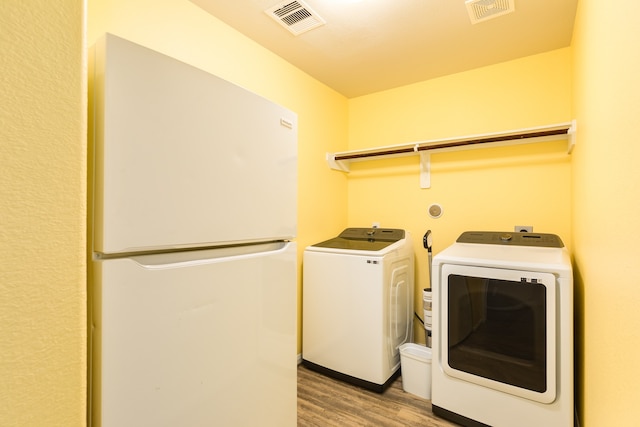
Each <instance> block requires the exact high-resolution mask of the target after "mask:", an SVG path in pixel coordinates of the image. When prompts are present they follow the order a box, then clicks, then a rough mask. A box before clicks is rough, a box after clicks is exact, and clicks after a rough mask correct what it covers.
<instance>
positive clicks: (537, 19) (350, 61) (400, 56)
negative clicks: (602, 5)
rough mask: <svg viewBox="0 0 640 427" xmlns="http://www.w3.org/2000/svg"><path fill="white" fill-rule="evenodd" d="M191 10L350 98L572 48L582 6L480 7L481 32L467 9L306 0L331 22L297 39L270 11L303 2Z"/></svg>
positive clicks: (435, 1) (385, 0) (531, 0)
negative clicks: (200, 11)
mask: <svg viewBox="0 0 640 427" xmlns="http://www.w3.org/2000/svg"><path fill="white" fill-rule="evenodd" d="M191 1H192V2H193V3H195V4H196V5H198V6H200V7H201V8H202V9H204V10H205V11H207V12H209V13H210V14H211V15H213V16H215V17H216V18H218V19H219V20H221V21H223V22H225V23H226V24H228V25H229V26H231V27H233V28H235V29H236V30H238V31H239V32H240V33H242V34H244V35H246V36H247V37H249V38H251V39H252V40H254V41H256V42H257V43H259V44H260V45H262V46H264V47H265V48H267V49H269V50H270V51H272V52H274V53H276V54H277V55H279V56H281V57H282V58H284V59H286V60H287V61H288V62H290V63H291V64H293V65H295V66H296V67H298V68H300V69H301V70H303V71H305V72H306V73H308V74H309V75H311V76H313V77H314V78H316V79H317V80H319V81H321V82H323V83H324V84H326V85H327V86H329V87H331V88H333V89H334V90H336V91H338V92H340V93H341V94H343V95H345V96H346V97H348V98H353V97H357V96H361V95H366V94H370V93H374V92H378V91H382V90H386V89H392V88H395V87H399V86H403V85H407V84H411V83H416V82H419V81H423V80H428V79H432V78H435V77H440V76H444V75H449V74H453V73H458V72H462V71H466V70H470V69H473V68H478V67H483V66H486V65H491V64H496V63H500V62H504V61H509V60H513V59H517V58H521V57H524V56H529V55H534V54H538V53H542V52H547V51H550V50H554V49H559V48H562V47H567V46H569V45H570V43H571V35H572V32H573V22H574V17H575V12H576V6H577V2H578V0H513V8H514V10H513V11H512V12H510V13H506V9H505V13H503V14H495V15H494V14H492V13H489V12H494V11H497V10H498V9H496V7H498V6H502V3H506V2H508V1H510V0H478V1H479V3H480V4H479V5H478V7H482V9H481V10H482V11H483V12H482V13H486V15H484V16H488V17H490V18H489V19H484V20H481V21H480V22H477V23H475V24H474V23H472V21H471V17H470V16H471V15H470V14H469V13H468V10H467V6H466V5H465V0H300V1H299V2H298V4H297V5H294V7H298V6H300V7H301V8H303V9H304V10H306V11H308V12H312V13H315V15H314V17H312V18H311V19H312V20H316V22H318V23H321V22H322V21H321V20H324V21H325V22H326V23H324V24H322V25H320V26H318V27H316V28H313V29H310V30H308V31H306V32H302V33H301V34H299V35H294V34H292V33H291V32H290V31H289V30H288V29H287V28H285V27H284V26H283V25H280V24H279V23H278V22H277V21H276V20H275V19H273V18H272V16H270V15H272V14H267V13H266V12H265V11H266V10H268V9H271V8H272V7H274V6H279V7H282V6H284V5H290V4H291V3H295V2H296V0H288V1H281V0H233V1H229V0H191ZM494 3H495V4H494ZM499 10H502V9H499ZM316 15H317V16H318V17H319V18H317V17H316ZM498 15H499V16H498Z"/></svg>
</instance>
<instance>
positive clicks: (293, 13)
mask: <svg viewBox="0 0 640 427" xmlns="http://www.w3.org/2000/svg"><path fill="white" fill-rule="evenodd" d="M264 12H265V13H266V14H267V15H269V16H271V17H272V18H273V19H274V20H276V22H278V24H280V25H282V26H283V27H285V28H286V29H287V30H289V31H291V32H292V33H293V34H294V35H296V36H297V35H300V34H302V33H305V32H307V31H309V30H312V29H314V28H316V27H319V26H321V25H324V24H326V22H325V20H324V19H322V18H321V17H320V16H318V14H317V13H315V12H314V11H313V10H311V8H310V7H309V6H307V5H306V4H305V3H304V2H302V1H299V0H297V1H283V2H282V3H278V4H277V5H275V6H272V7H270V8H269V9H267V10H265V11H264Z"/></svg>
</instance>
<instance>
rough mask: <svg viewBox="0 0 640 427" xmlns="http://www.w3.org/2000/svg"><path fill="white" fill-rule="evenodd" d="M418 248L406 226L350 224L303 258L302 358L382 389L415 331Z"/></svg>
mask: <svg viewBox="0 0 640 427" xmlns="http://www.w3.org/2000/svg"><path fill="white" fill-rule="evenodd" d="M413 294H414V254H413V247H412V243H411V238H410V236H409V233H408V232H406V231H405V230H401V229H388V228H347V229H346V230H344V231H343V232H342V233H340V235H339V236H337V237H335V238H333V239H330V240H327V241H324V242H321V243H317V244H315V245H311V246H309V247H307V248H306V249H305V252H304V259H303V294H302V301H303V302H302V334H303V335H302V360H303V364H304V365H305V366H307V367H309V368H310V369H313V370H316V371H318V372H321V373H323V374H326V375H328V376H331V377H334V378H338V379H340V380H343V381H347V382H350V383H352V384H356V385H358V386H361V387H365V388H367V389H370V390H374V391H377V392H382V391H383V390H384V389H385V388H386V386H388V385H389V384H390V383H391V381H392V380H393V379H394V378H395V377H396V376H397V375H398V374H399V373H400V370H399V368H400V351H399V347H400V346H401V345H402V344H404V343H406V342H411V341H412V337H413V298H414V296H413Z"/></svg>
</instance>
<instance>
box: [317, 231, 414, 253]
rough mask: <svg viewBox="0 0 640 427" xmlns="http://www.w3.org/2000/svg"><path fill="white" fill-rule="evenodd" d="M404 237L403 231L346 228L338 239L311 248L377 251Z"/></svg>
mask: <svg viewBox="0 0 640 427" xmlns="http://www.w3.org/2000/svg"><path fill="white" fill-rule="evenodd" d="M404 235H405V232H404V230H401V229H397V228H347V229H345V230H344V231H343V232H342V233H340V234H339V235H338V237H334V238H333V239H329V240H326V241H324V242H320V243H316V244H315V245H312V246H315V247H320V248H333V249H351V250H357V251H379V250H381V249H384V248H386V247H387V246H389V245H392V244H393V243H395V242H397V241H399V240H402V239H404Z"/></svg>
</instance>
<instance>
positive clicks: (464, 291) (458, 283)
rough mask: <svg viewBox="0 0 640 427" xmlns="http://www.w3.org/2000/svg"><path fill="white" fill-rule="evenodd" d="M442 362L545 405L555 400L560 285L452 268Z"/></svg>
mask: <svg viewBox="0 0 640 427" xmlns="http://www.w3.org/2000/svg"><path fill="white" fill-rule="evenodd" d="M442 278H443V280H442V289H441V292H440V298H441V299H440V301H439V304H440V307H441V317H440V319H441V325H442V327H441V340H442V346H441V347H440V349H441V351H442V352H443V354H442V358H441V360H442V364H443V369H444V371H445V373H446V374H447V375H449V376H451V377H455V378H459V379H462V380H465V381H469V382H473V383H476V384H479V385H482V386H485V387H490V388H493V389H496V390H500V391H504V392H506V393H509V394H513V395H517V396H521V397H524V398H527V399H531V400H534V401H537V402H541V403H551V402H553V401H554V400H555V398H556V333H555V331H556V280H555V276H554V275H552V274H550V273H541V272H528V271H517V270H506V269H497V268H484V267H472V266H460V265H451V264H445V265H443V268H442Z"/></svg>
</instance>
